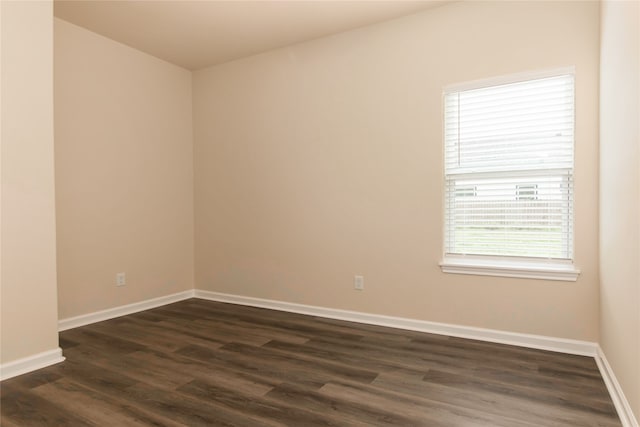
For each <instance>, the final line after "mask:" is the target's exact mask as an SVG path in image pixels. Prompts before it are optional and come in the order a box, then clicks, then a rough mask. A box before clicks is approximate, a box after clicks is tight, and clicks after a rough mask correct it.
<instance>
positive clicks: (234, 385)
mask: <svg viewBox="0 0 640 427" xmlns="http://www.w3.org/2000/svg"><path fill="white" fill-rule="evenodd" d="M60 344H61V347H62V348H63V351H64V355H65V356H66V358H67V360H66V361H65V362H63V363H61V364H58V365H54V366H51V367H48V368H45V369H42V370H39V371H36V372H33V373H30V374H26V375H22V376H19V377H16V378H12V379H9V380H6V381H4V382H2V384H1V385H0V393H1V405H2V407H1V414H2V417H1V424H2V426H7V427H10V426H86V425H98V426H148V425H156V426H218V425H221V426H263V425H264V426H281V425H287V426H300V427H307V426H385V425H393V426H510V427H511V426H581V427H582V426H619V425H620V422H619V420H618V417H617V415H616V412H615V409H614V406H613V404H612V402H611V399H610V397H609V395H608V394H607V390H606V388H605V385H604V383H603V380H602V378H601V376H600V374H599V372H598V369H597V367H596V364H595V362H594V360H593V359H592V358H589V357H581V356H570V355H566V354H559V353H553V352H547V351H541V350H531V349H525V348H520V347H512V346H508V345H501V344H491V343H486V342H480V341H473V340H466V339H460V338H452V337H446V336H440V335H430V334H424V333H418V332H409V331H402V330H397V329H391V328H382V327H376V326H368V325H361V324H357V323H349V322H342V321H336V320H329V319H322V318H315V317H310V316H303V315H297V314H291V313H284V312H278V311H272V310H264V309H258V308H250V307H243V306H237V305H231V304H222V303H215V302H210V301H204V300H199V299H191V300H187V301H183V302H179V303H175V304H171V305H167V306H164V307H161V308H157V309H153V310H149V311H146V312H142V313H137V314H133V315H129V316H125V317H121V318H118V319H113V320H109V321H106V322H101V323H96V324H93V325H89V326H84V327H81V328H77V329H72V330H69V331H65V332H62V333H61V334H60Z"/></svg>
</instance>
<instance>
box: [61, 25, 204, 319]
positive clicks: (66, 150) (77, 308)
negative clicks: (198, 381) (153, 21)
mask: <svg viewBox="0 0 640 427" xmlns="http://www.w3.org/2000/svg"><path fill="white" fill-rule="evenodd" d="M54 82H55V140H56V146H55V164H56V209H57V219H58V221H57V227H58V228H57V229H58V295H59V308H60V318H67V317H71V316H76V315H80V314H85V313H90V312H94V311H96V310H102V309H106V308H111V307H115V306H119V305H123V304H128V303H132V302H136V301H141V300H145V299H149V298H154V297H159V296H163V295H168V294H172V293H175V292H179V291H183V290H187V289H192V288H193V145H192V144H193V139H192V120H191V73H190V72H189V71H187V70H184V69H182V68H179V67H177V66H174V65H171V64H169V63H167V62H164V61H161V60H159V59H157V58H154V57H152V56H149V55H147V54H144V53H142V52H139V51H137V50H134V49H132V48H129V47H127V46H124V45H122V44H119V43H117V42H114V41H112V40H109V39H107V38H104V37H102V36H99V35H97V34H94V33H92V32H89V31H87V30H85V29H82V28H80V27H77V26H74V25H72V24H69V23H67V22H65V21H62V20H59V19H56V20H55V78H54ZM118 272H126V277H127V284H126V286H124V287H116V286H115V275H116V273H118Z"/></svg>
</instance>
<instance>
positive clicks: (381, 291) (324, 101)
mask: <svg viewBox="0 0 640 427" xmlns="http://www.w3.org/2000/svg"><path fill="white" fill-rule="evenodd" d="M598 25H599V7H598V4H597V3H596V2H464V3H462V2H461V3H454V4H450V5H446V6H443V7H439V8H435V9H432V10H429V11H425V12H422V13H418V14H415V15H411V16H408V17H404V18H401V19H397V20H394V21H389V22H386V23H383V24H378V25H374V26H369V27H366V28H361V29H357V30H354V31H350V32H347V33H342V34H338V35H335V36H331V37H326V38H322V39H318V40H315V41H311V42H308V43H304V44H299V45H295V46H291V47H289V48H287V49H280V50H276V51H271V52H268V53H264V54H261V55H256V56H253V57H249V58H245V59H242V60H238V61H234V62H230V63H227V64H223V65H219V66H216V67H211V68H207V69H203V70H199V71H196V72H194V84H193V85H194V86H193V87H194V89H193V93H194V140H195V147H194V157H195V214H196V223H195V227H196V230H197V232H196V237H195V243H196V287H197V288H199V289H205V290H212V291H218V292H227V293H232V294H240V295H246V296H251V297H258V298H269V299H275V300H283V301H288V302H295V303H304V304H312V305H318V306H325V307H331V308H339V309H350V310H357V311H363V312H368V313H376V314H385V315H393V316H401V317H409V318H415V319H423V320H430V321H438V322H447V323H455V324H461V325H471V326H478V327H484V328H493V329H500V330H509V331H515V332H524V333H532V334H542V335H550V336H557V337H563V338H573V339H580V340H589V341H596V340H597V339H598V304H599V300H598V299H599V293H598V258H597V255H598V215H597V208H598V197H597V188H598V157H597V151H598V145H597V136H598V135H597V134H598V126H597V123H598V93H597V87H598V55H599V52H598V46H599V45H598ZM564 66H575V69H576V105H577V108H576V110H577V113H576V114H577V117H576V120H577V125H576V155H575V158H576V168H575V191H576V196H575V199H576V202H575V230H576V232H575V248H576V250H575V252H576V256H575V258H576V263H577V266H578V267H579V268H580V269H581V270H582V274H581V276H580V278H579V279H578V281H577V282H575V283H567V282H553V281H541V280H526V279H510V278H498V277H479V276H463V275H453V274H444V273H442V272H441V271H440V268H439V267H438V262H439V261H440V259H441V254H442V239H443V236H442V234H443V233H442V218H443V214H442V211H443V204H442V200H443V189H442V184H443V167H442V159H443V154H442V110H441V94H442V88H443V86H445V85H448V84H452V83H457V82H465V81H469V80H476V79H482V78H489V77H493V76H499V75H504V74H509V73H516V72H523V71H531V70H540V69H543V70H544V69H549V68H555V67H564ZM355 274H360V275H363V276H364V283H365V290H364V291H355V290H354V289H353V276H354V275H355Z"/></svg>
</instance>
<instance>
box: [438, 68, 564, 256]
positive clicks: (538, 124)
mask: <svg viewBox="0 0 640 427" xmlns="http://www.w3.org/2000/svg"><path fill="white" fill-rule="evenodd" d="M444 122H445V129H444V134H445V136H444V139H445V141H444V142H445V181H446V182H445V255H446V254H464V255H492V256H518V257H533V258H553V259H565V260H570V259H572V258H573V151H574V77H573V74H563V75H554V76H550V77H544V78H536V79H531V80H526V81H518V82H515V83H508V84H501V85H495V86H486V87H479V88H474V89H468V90H448V91H445V93H444Z"/></svg>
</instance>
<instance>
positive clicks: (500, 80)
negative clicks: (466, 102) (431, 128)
mask: <svg viewBox="0 0 640 427" xmlns="http://www.w3.org/2000/svg"><path fill="white" fill-rule="evenodd" d="M575 73H576V67H574V66H570V67H559V68H552V69H548V70H538V71H529V72H524V73H516V74H507V75H503V76H497V77H490V78H488V79H480V80H472V81H469V82H464V83H454V84H451V85H447V86H445V87H444V88H443V96H442V99H443V100H444V95H446V94H447V93H450V92H463V91H466V90H473V89H482V88H485V87H489V86H500V85H506V84H509V83H518V82H524V81H527V80H536V79H544V78H546V77H555V76H560V75H563V74H573V75H575ZM443 105H444V101H443Z"/></svg>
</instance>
